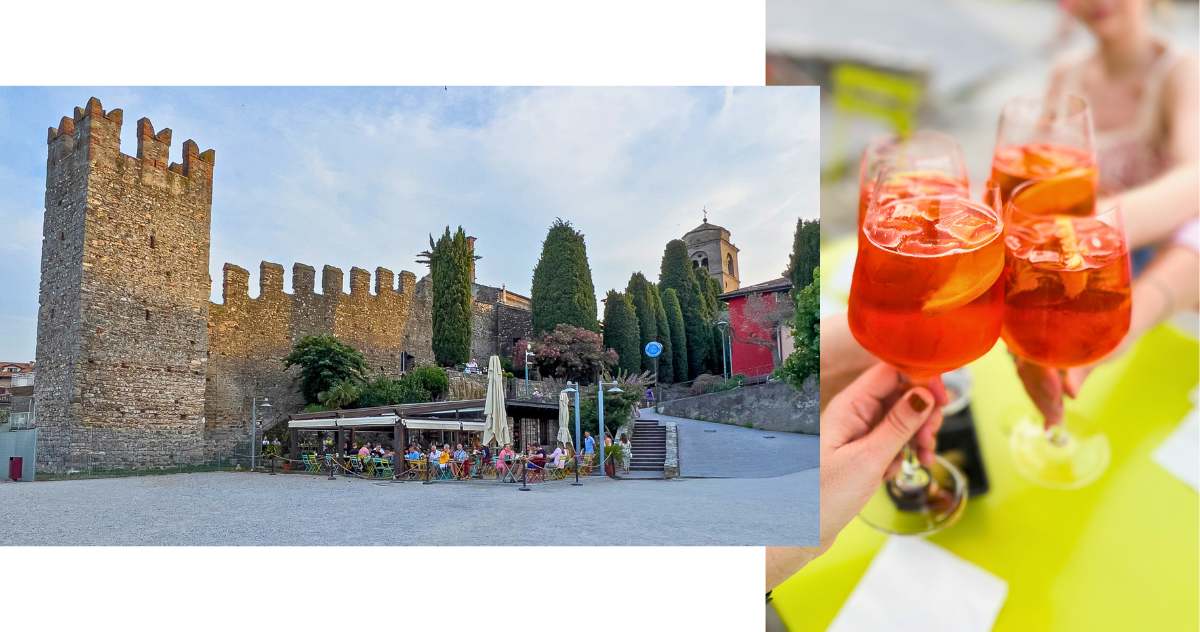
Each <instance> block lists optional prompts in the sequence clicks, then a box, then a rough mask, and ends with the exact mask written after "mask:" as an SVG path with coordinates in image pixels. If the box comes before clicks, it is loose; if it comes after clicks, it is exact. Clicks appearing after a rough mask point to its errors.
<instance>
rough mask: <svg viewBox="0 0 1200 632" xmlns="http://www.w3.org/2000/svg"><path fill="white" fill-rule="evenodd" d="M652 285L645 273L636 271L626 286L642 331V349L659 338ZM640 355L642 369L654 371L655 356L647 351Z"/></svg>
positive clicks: (627, 294) (639, 329)
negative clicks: (647, 353)
mask: <svg viewBox="0 0 1200 632" xmlns="http://www.w3.org/2000/svg"><path fill="white" fill-rule="evenodd" d="M652 287H653V285H652V284H651V283H650V282H649V281H647V280H646V276H645V275H644V274H642V273H641V272H634V273H633V275H632V276H630V277H629V285H628V286H626V288H625V295H626V296H627V297H629V300H630V301H632V302H633V311H634V312H635V313H636V314H637V321H638V331H639V332H640V333H641V346H640V349H645V348H646V344H648V343H649V342H650V341H652V340H658V314H656V313H655V310H654V297H653V296H652V295H651V293H650V288H652ZM639 355H641V358H642V370H643V371H653V370H654V358H651V357H650V356H648V355H646V354H645V353H641V354H639Z"/></svg>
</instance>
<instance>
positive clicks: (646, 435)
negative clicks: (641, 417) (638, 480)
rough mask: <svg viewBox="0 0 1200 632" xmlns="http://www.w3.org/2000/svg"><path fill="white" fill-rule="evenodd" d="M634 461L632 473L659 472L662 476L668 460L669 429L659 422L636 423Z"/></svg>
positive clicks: (633, 440) (631, 439)
mask: <svg viewBox="0 0 1200 632" xmlns="http://www.w3.org/2000/svg"><path fill="white" fill-rule="evenodd" d="M630 443H631V444H633V460H631V461H630V462H629V470H630V472H657V473H658V474H660V475H661V474H662V471H663V462H664V461H665V460H666V458H667V429H666V428H663V427H662V426H660V425H658V421H657V420H646V421H635V422H634V424H633V436H632V437H631V438H630Z"/></svg>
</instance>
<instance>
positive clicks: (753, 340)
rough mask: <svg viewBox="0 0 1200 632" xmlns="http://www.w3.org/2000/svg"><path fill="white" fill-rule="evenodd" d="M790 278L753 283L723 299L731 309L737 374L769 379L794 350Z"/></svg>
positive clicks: (734, 364)
mask: <svg viewBox="0 0 1200 632" xmlns="http://www.w3.org/2000/svg"><path fill="white" fill-rule="evenodd" d="M791 289H792V284H791V282H790V281H789V280H788V279H786V278H779V279H773V280H771V281H767V282H765V283H759V284H756V285H750V286H746V287H743V288H741V289H739V290H735V291H733V292H727V293H725V294H722V295H721V296H720V297H719V298H720V299H721V300H722V301H724V302H725V304H726V305H727V306H728V308H729V336H730V341H729V343H728V344H729V348H730V355H731V357H730V361H731V362H730V364H731V367H732V374H733V375H738V374H741V375H745V376H746V377H747V378H751V379H756V378H759V379H760V378H765V377H766V376H768V375H770V374H771V372H772V371H774V370H775V368H776V367H778V366H779V365H780V363H782V361H783V358H786V357H787V356H788V355H790V354H791V351H792V336H791V329H790V327H789V326H788V323H790V322H791V317H792V313H793V309H794V307H793V305H792V301H791V297H790V296H789V294H788V292H789V291H790V290H791Z"/></svg>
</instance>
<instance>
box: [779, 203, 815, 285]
mask: <svg viewBox="0 0 1200 632" xmlns="http://www.w3.org/2000/svg"><path fill="white" fill-rule="evenodd" d="M819 265H821V220H819V219H814V220H804V219H797V220H796V235H795V237H794V238H793V240H792V256H791V258H790V259H789V260H788V267H787V270H784V272H783V276H785V277H788V278H789V279H791V281H792V288H793V290H794V291H795V292H799V291H800V290H802V289H804V288H805V287H807V286H808V284H809V283H812V278H813V275H812V271H813V269H815V268H816V267H817V266H819Z"/></svg>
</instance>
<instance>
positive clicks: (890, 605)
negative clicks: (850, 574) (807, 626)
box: [829, 537, 1008, 632]
mask: <svg viewBox="0 0 1200 632" xmlns="http://www.w3.org/2000/svg"><path fill="white" fill-rule="evenodd" d="M1007 594H1008V584H1007V583H1006V582H1005V581H1004V580H1002V579H1000V578H999V577H996V576H995V575H992V574H991V573H988V572H987V571H985V570H983V569H982V568H979V567H978V566H975V565H974V564H971V563H970V562H967V561H965V560H963V559H961V558H959V557H957V556H955V555H954V554H952V553H950V552H949V551H947V550H945V549H943V548H941V547H939V546H936V545H933V544H930V543H929V542H926V541H925V540H923V539H921V538H912V537H891V538H888V540H887V542H885V543H884V545H883V549H881V550H880V551H879V554H878V555H876V556H875V559H874V560H872V561H871V566H870V567H869V568H867V572H866V574H865V575H863V578H862V579H861V580H860V581H859V582H858V586H857V587H855V589H854V592H853V593H851V595H850V598H849V599H847V600H846V603H845V604H843V605H842V610H841V612H839V613H838V616H837V618H836V619H834V620H833V624H832V625H830V626H829V631H830V632H878V631H879V630H888V631H889V632H906V631H909V630H911V631H912V632H942V631H946V632H950V631H951V630H952V631H954V632H984V631H986V630H991V629H992V625H993V624H994V623H995V622H996V615H997V614H998V613H999V612H1000V607H1001V606H1002V605H1004V598H1005V597H1006V596H1007Z"/></svg>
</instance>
